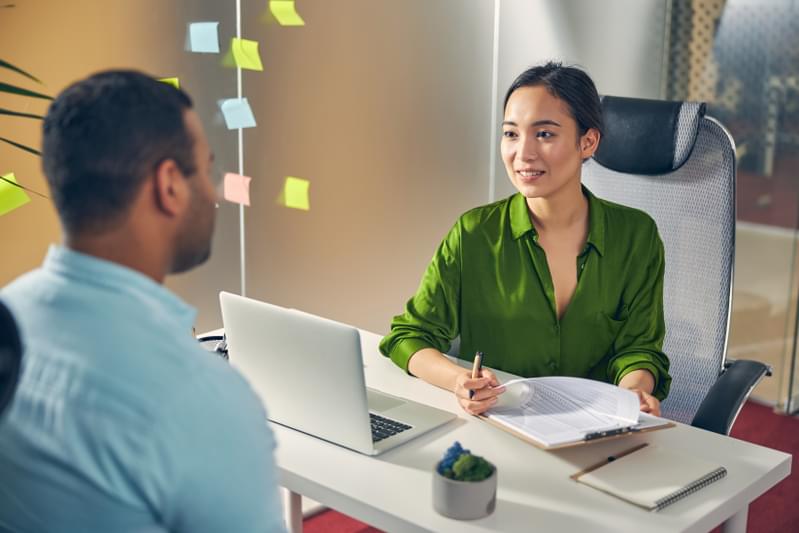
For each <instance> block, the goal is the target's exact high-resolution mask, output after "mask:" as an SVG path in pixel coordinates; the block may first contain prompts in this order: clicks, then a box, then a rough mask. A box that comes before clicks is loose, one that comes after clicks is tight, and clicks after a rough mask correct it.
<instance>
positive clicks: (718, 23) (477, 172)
mask: <svg viewBox="0 0 799 533" xmlns="http://www.w3.org/2000/svg"><path fill="white" fill-rule="evenodd" d="M5 3H6V4H11V5H13V7H3V8H0V50H1V51H2V52H0V59H3V60H5V61H8V62H9V63H11V64H14V65H17V66H19V67H22V68H24V69H25V70H27V71H29V72H31V73H32V74H34V75H36V76H38V77H39V78H40V79H41V80H42V81H43V82H44V85H43V86H39V85H37V84H34V83H32V82H30V81H29V80H26V79H25V78H22V77H20V76H17V75H15V74H13V73H10V72H9V71H2V73H1V74H0V76H1V77H0V81H2V82H6V83H12V84H16V85H20V86H24V87H27V88H30V89H33V90H37V91H40V92H46V93H48V94H50V95H55V94H57V93H58V92H59V91H60V90H61V89H63V88H64V87H65V86H66V85H67V84H68V83H69V82H71V81H73V80H75V79H77V78H80V77H83V76H86V75H87V74H89V73H91V72H93V71H96V70H100V69H105V68H113V67H124V68H138V69H142V70H145V71H147V72H149V73H151V74H153V75H157V76H159V77H171V76H177V77H179V78H180V81H181V86H182V87H183V88H185V89H186V90H187V91H188V92H189V93H190V94H191V95H192V97H193V98H194V100H195V103H196V107H197V110H198V112H199V113H200V116H201V118H202V119H203V122H204V124H205V126H206V129H207V131H208V134H209V137H210V140H211V144H212V146H213V147H214V150H215V152H216V156H217V161H218V163H217V172H219V173H220V174H221V173H223V172H226V171H234V172H235V171H236V170H237V165H238V142H237V135H236V132H234V131H228V130H227V129H226V128H225V126H224V124H223V122H222V118H221V116H220V114H219V112H218V110H217V104H216V101H217V100H218V99H220V98H230V97H234V96H235V95H236V90H237V87H236V72H235V70H231V69H228V68H224V67H222V66H221V60H222V57H223V55H224V53H225V51H226V50H227V48H228V47H229V40H230V38H231V37H232V36H234V35H235V31H236V27H235V14H236V2H235V0H225V1H220V0H193V1H192V0H173V1H171V2H156V1H155V0H142V1H139V2H127V1H123V0H105V1H100V0H83V1H81V2H76V3H67V2H55V1H43V0H39V1H37V0H8V1H7V2H5ZM296 6H297V10H298V12H299V13H300V15H301V16H302V17H303V19H304V20H305V23H306V25H305V26H303V27H282V26H279V25H278V24H277V23H276V22H275V21H274V19H273V18H272V16H271V15H270V14H269V12H268V9H267V2H266V1H265V0H241V2H240V8H241V14H242V36H243V37H245V38H248V39H254V40H257V41H258V42H259V43H260V53H261V58H262V60H263V65H264V71H263V72H252V71H244V72H243V73H242V81H243V94H244V96H246V97H248V99H249V101H250V104H251V106H252V109H253V112H254V114H255V117H256V120H257V121H258V127H257V128H253V129H246V130H244V132H243V154H244V158H243V162H244V174H246V175H248V176H252V177H253V182H252V186H251V197H252V207H249V208H243V209H241V208H239V206H237V205H233V204H229V203H226V202H222V203H221V205H220V208H219V211H218V228H217V232H216V236H215V240H214V255H213V257H212V259H211V260H210V261H209V262H208V263H207V264H206V265H204V266H202V267H201V268H199V269H197V270H195V271H193V272H191V273H189V274H186V275H182V276H177V277H174V278H170V279H169V280H168V284H169V286H170V287H171V288H172V289H174V290H175V291H177V292H178V293H179V294H180V295H181V296H182V297H183V298H184V299H186V300H187V301H189V302H190V303H191V304H192V305H194V306H196V307H197V308H198V309H199V312H200V314H199V317H198V323H197V329H198V331H203V330H208V329H212V328H216V327H219V326H220V325H221V320H220V316H219V310H218V303H217V294H218V291H219V290H229V291H233V292H240V291H241V288H242V279H241V277H240V272H241V271H242V266H243V267H244V270H245V271H246V278H245V280H244V281H246V293H247V295H248V296H251V297H255V298H259V299H263V300H267V301H271V302H274V303H277V304H279V305H284V306H288V307H296V308H300V309H304V310H306V311H309V312H312V313H316V314H320V315H324V316H328V317H331V318H334V319H337V320H341V321H345V322H349V323H352V324H354V325H357V326H359V327H362V328H366V329H369V330H373V331H376V332H380V333H383V332H386V331H387V329H388V325H389V322H390V319H391V316H392V315H394V314H397V313H399V312H400V311H401V310H402V308H403V305H404V303H405V301H406V300H407V299H408V298H409V297H410V296H411V295H412V293H413V292H414V290H415V289H416V286H417V284H418V282H419V279H420V278H421V275H422V272H423V270H424V268H425V266H426V264H427V262H428V260H429V259H430V257H431V256H432V254H433V252H434V250H435V248H436V246H437V245H438V243H439V241H440V239H441V238H442V237H443V236H444V234H445V233H446V231H447V230H448V229H449V227H450V226H451V225H452V224H453V223H454V221H455V219H456V218H457V216H458V215H459V214H460V213H462V212H463V211H465V210H467V209H469V208H471V207H474V206H477V205H480V204H483V203H487V202H489V201H493V200H494V199H499V198H502V197H505V196H507V195H509V194H511V193H512V192H513V189H512V187H511V185H510V184H509V182H508V180H507V177H506V176H505V173H504V170H503V169H502V166H501V164H500V162H499V161H498V153H497V148H498V144H499V131H500V128H499V122H500V121H501V101H502V99H503V97H504V92H505V89H506V88H507V86H508V85H509V84H510V82H511V81H512V79H513V78H514V77H515V76H516V75H517V74H518V73H519V72H521V71H522V70H523V69H524V68H526V67H528V66H530V65H532V64H535V63H539V62H541V61H544V60H546V59H559V60H562V61H564V62H566V63H576V64H579V65H581V66H583V67H585V68H586V69H587V70H588V71H589V73H590V74H591V75H592V77H593V78H594V80H595V81H596V83H597V86H598V88H599V90H600V92H601V93H604V94H617V95H626V96H640V97H649V98H674V99H692V100H697V99H701V100H705V101H707V102H709V109H710V111H709V112H710V114H712V115H714V116H716V117H718V118H719V119H721V121H722V122H723V123H724V124H726V125H727V127H728V128H730V130H731V131H732V133H733V135H734V136H735V138H736V140H737V142H738V147H739V158H740V161H739V163H740V166H739V174H740V177H739V196H738V209H739V219H740V224H739V228H738V243H737V256H736V284H735V291H734V304H733V322H732V330H731V344H730V354H731V356H733V357H734V356H739V357H752V358H756V359H761V360H766V361H767V362H769V363H770V364H772V365H773V367H774V369H775V376H774V377H773V378H771V379H770V380H766V381H765V382H764V384H763V385H761V386H760V387H759V388H758V390H757V391H756V393H755V396H756V397H758V398H759V399H761V400H762V401H766V402H768V403H771V404H773V405H776V406H778V407H780V408H783V409H785V408H789V407H790V406H789V405H788V401H789V399H790V398H791V397H792V396H793V395H794V394H795V391H796V389H797V387H796V385H794V384H793V381H794V379H793V376H794V375H795V373H796V371H795V369H794V365H793V361H794V359H795V358H794V351H795V344H796V343H795V332H796V325H795V322H796V293H797V279H796V276H797V274H796V273H797V269H796V267H795V262H796V240H797V227H798V226H799V223H798V222H797V219H798V217H799V191H797V183H799V181H798V180H797V179H796V178H797V176H796V175H795V169H796V168H797V165H796V157H797V149H798V148H797V147H798V146H799V143H797V138H799V132H797V131H796V126H795V124H797V123H799V122H797V120H796V118H797V117H796V113H797V112H799V110H797V98H796V91H797V77H798V76H799V72H797V70H799V66H798V65H799V61H797V59H799V58H797V53H799V42H797V39H799V37H797V36H799V31H796V30H797V29H799V28H797V27H796V25H797V21H799V17H798V16H797V9H798V8H797V2H795V1H793V0H759V1H755V0H726V1H725V0H603V1H602V2H595V1H591V0H435V1H431V0H297V2H296ZM199 21H219V22H220V25H219V36H220V46H221V49H222V54H218V55H217V54H192V53H188V52H186V51H185V50H184V43H185V38H186V24H187V23H189V22H199ZM46 106H47V102H46V101H44V100H35V99H30V98H22V97H19V96H11V95H6V94H0V109H14V110H17V111H25V112H29V113H36V114H43V113H44V112H45V110H46ZM39 127H40V123H39V121H37V120H31V119H26V118H19V117H10V116H3V115H0V137H7V138H12V139H14V140H15V141H18V142H23V143H25V144H27V145H29V146H33V147H38V146H39V143H40V133H39ZM6 172H14V173H15V174H16V177H17V179H18V180H19V181H20V182H21V183H23V184H24V185H25V186H27V187H29V188H31V189H34V190H36V191H39V192H43V193H46V194H47V188H46V184H45V182H44V179H43V177H42V175H41V170H40V167H39V160H38V157H36V156H33V155H31V154H29V153H26V152H23V151H21V150H18V149H15V148H12V147H10V146H9V145H7V144H3V143H0V173H6ZM287 176H296V177H300V178H303V179H307V180H309V182H310V192H309V198H310V210H309V211H302V210H296V209H288V208H286V207H284V206H282V205H280V204H279V203H278V202H277V197H278V195H279V194H280V191H281V187H282V184H283V180H284V179H285V178H286V177H287ZM240 216H243V218H244V227H245V234H244V237H245V243H246V244H245V249H244V252H245V256H246V260H245V262H244V264H243V265H242V264H241V261H240V252H241V250H240V247H239V243H240V238H241V235H240V233H239V228H240ZM0 232H2V239H3V241H2V242H3V245H4V246H3V247H2V250H3V252H2V254H3V255H2V261H0V284H5V283H7V282H9V281H10V280H12V279H13V278H15V277H16V276H18V275H19V274H21V273H22V272H25V271H27V270H29V269H31V268H34V267H35V266H37V265H38V264H39V263H40V262H41V260H42V257H43V256H44V254H45V252H46V249H47V246H48V245H49V244H50V243H51V242H57V241H58V240H59V228H58V222H57V219H56V216H55V212H54V210H53V207H52V205H51V204H50V203H49V202H48V201H47V200H43V199H41V198H38V197H36V196H32V201H31V202H30V203H29V204H27V205H25V206H23V207H21V208H19V209H17V210H15V211H12V212H10V213H7V214H5V215H3V216H0Z"/></svg>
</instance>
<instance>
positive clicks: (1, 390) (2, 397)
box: [0, 301, 22, 417]
mask: <svg viewBox="0 0 799 533" xmlns="http://www.w3.org/2000/svg"><path fill="white" fill-rule="evenodd" d="M21 361H22V343H21V341H20V338H19V330H18V329H17V323H16V322H15V321H14V317H13V316H11V312H10V311H9V310H8V308H7V307H6V306H5V304H3V302H1V301H0V417H2V414H3V412H4V411H5V409H6V407H7V406H8V404H9V403H10V402H11V398H12V397H13V396H14V390H15V389H16V388H17V380H18V379H19V369H20V363H21Z"/></svg>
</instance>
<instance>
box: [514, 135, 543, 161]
mask: <svg viewBox="0 0 799 533" xmlns="http://www.w3.org/2000/svg"><path fill="white" fill-rule="evenodd" d="M517 156H518V157H519V159H521V160H522V161H532V160H534V159H537V158H538V146H537V144H536V142H535V137H529V136H526V135H525V136H523V137H522V139H521V143H519V151H518V152H517Z"/></svg>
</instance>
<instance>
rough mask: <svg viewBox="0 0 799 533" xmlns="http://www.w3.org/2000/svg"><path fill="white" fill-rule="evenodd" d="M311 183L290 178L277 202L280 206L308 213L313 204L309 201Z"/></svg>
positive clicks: (287, 179)
mask: <svg viewBox="0 0 799 533" xmlns="http://www.w3.org/2000/svg"><path fill="white" fill-rule="evenodd" d="M310 186H311V182H309V181H308V180H304V179H302V178H294V177H292V176H289V177H287V178H286V182H285V183H284V184H283V190H282V191H281V192H280V196H279V197H278V199H277V201H278V203H279V204H280V205H285V206H286V207H291V208H292V209H302V210H303V211H308V210H310V209H311V204H310V202H309V200H308V188H309V187H310Z"/></svg>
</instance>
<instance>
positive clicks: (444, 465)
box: [438, 441, 494, 481]
mask: <svg viewBox="0 0 799 533" xmlns="http://www.w3.org/2000/svg"><path fill="white" fill-rule="evenodd" d="M438 473H439V474H441V475H442V476H444V477H446V478H449V479H454V480H456V481H482V480H484V479H487V478H489V477H490V476H491V474H493V473H494V465H492V464H491V463H489V462H488V461H486V460H485V459H483V458H482V457H480V456H478V455H472V453H471V452H470V451H469V450H464V449H463V447H462V446H461V443H460V442H458V441H455V443H454V444H453V445H452V446H450V447H449V449H447V452H446V453H445V454H444V458H443V459H441V461H440V462H439V463H438Z"/></svg>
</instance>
